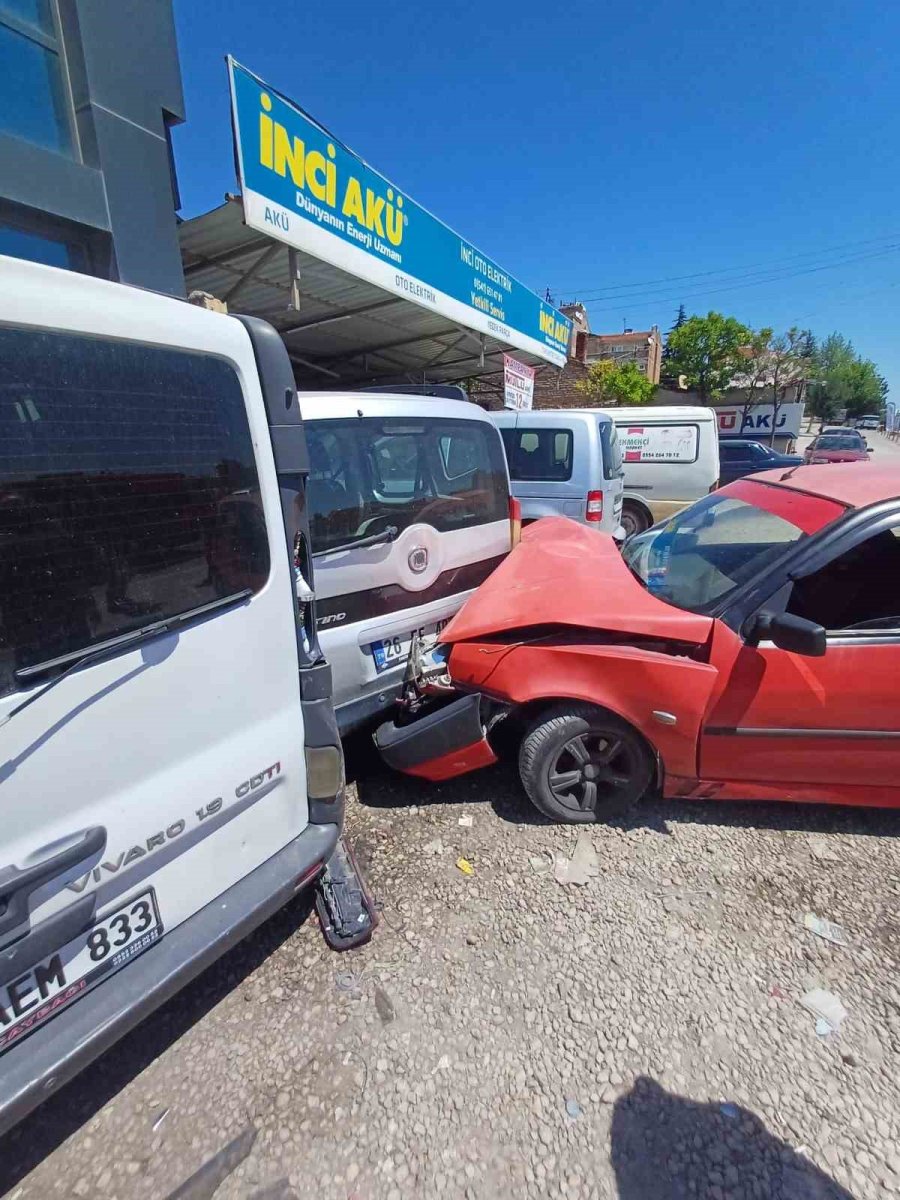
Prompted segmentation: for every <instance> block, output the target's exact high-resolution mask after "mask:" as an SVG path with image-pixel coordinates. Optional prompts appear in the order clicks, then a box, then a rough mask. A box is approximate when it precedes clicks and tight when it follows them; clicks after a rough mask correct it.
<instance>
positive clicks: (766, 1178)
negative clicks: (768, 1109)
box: [610, 1078, 853, 1200]
mask: <svg viewBox="0 0 900 1200" xmlns="http://www.w3.org/2000/svg"><path fill="white" fill-rule="evenodd" d="M610 1153H611V1159H612V1166H613V1170H614V1171H615V1176H616V1184H617V1186H618V1193H617V1194H618V1197H619V1200H649V1198H650V1197H652V1198H653V1200H725V1197H727V1198H728V1200H755V1198H757V1197H758V1198H759V1200H853V1197H852V1196H851V1194H850V1193H849V1192H848V1191H846V1190H845V1189H844V1188H842V1187H840V1186H839V1185H838V1184H837V1183H835V1182H834V1180H833V1179H831V1177H830V1176H828V1175H826V1174H824V1173H823V1172H822V1171H820V1170H819V1168H818V1167H816V1166H815V1165H814V1164H813V1163H812V1162H810V1160H809V1159H808V1158H805V1157H804V1156H803V1155H802V1154H798V1153H797V1151H796V1150H794V1149H793V1148H792V1147H791V1146H789V1145H788V1144H787V1142H783V1141H782V1140H781V1139H780V1138H777V1137H775V1135H774V1134H772V1133H770V1132H769V1131H768V1130H767V1129H766V1127H765V1125H764V1124H763V1123H762V1121H761V1120H760V1119H759V1117H757V1116H756V1115H755V1114H754V1113H752V1112H749V1111H748V1110H747V1109H745V1108H740V1107H738V1106H737V1105H731V1104H724V1105H722V1104H719V1103H710V1104H702V1103H698V1102H697V1101H694V1100H688V1099H686V1098H685V1097H684V1096H678V1095H674V1094H673V1093H671V1092H667V1091H665V1090H664V1089H663V1088H662V1087H660V1086H659V1084H658V1083H656V1082H655V1080H652V1079H647V1078H639V1079H637V1080H636V1081H635V1084H634V1087H633V1088H632V1090H631V1091H630V1092H628V1093H627V1094H626V1095H624V1096H622V1097H620V1098H619V1100H617V1101H616V1105H615V1108H614V1110H613V1119H612V1130H611V1151H610Z"/></svg>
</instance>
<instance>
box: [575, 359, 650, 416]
mask: <svg viewBox="0 0 900 1200" xmlns="http://www.w3.org/2000/svg"><path fill="white" fill-rule="evenodd" d="M575 387H576V388H577V389H578V391H579V392H581V393H582V394H583V395H584V396H586V397H587V398H588V400H590V402H591V403H592V404H597V405H600V406H601V407H603V406H610V407H611V406H613V405H616V404H626V405H627V404H649V403H650V401H651V400H652V399H653V397H654V396H655V395H656V384H655V383H651V382H650V380H649V379H648V378H647V376H646V375H645V374H644V373H643V371H641V369H640V367H639V366H638V365H637V363H633V362H626V363H616V362H613V360H612V359H611V358H603V359H601V360H600V361H599V362H595V363H591V365H590V367H589V368H588V373H587V377H586V378H585V379H581V380H579V382H578V383H576V384H575Z"/></svg>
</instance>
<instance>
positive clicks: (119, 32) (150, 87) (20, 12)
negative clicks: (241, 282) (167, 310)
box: [0, 0, 184, 295]
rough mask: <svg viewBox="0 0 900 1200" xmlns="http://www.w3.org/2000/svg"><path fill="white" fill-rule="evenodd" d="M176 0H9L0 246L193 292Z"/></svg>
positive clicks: (2, 68)
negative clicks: (184, 255) (179, 172)
mask: <svg viewBox="0 0 900 1200" xmlns="http://www.w3.org/2000/svg"><path fill="white" fill-rule="evenodd" d="M183 120H184V96H183V93H182V86H181V69H180V66H179V62H178V48H177V45H176V40H175V23H174V18H173V14H172V0H0V254H11V255H13V256H15V257H19V258H28V259H34V260H36V261H38V262H44V263H49V264H50V265H52V266H60V267H68V268H70V269H73V270H79V271H85V272H87V273H88V274H91V275H99V276H101V277H104V278H107V279H116V280H119V281H121V282H123V283H132V284H137V285H139V286H141V287H147V288H153V289H155V290H157V291H163V292H172V293H174V294H176V295H183V294H184V273H183V270H182V266H181V254H180V252H179V248H178V238H177V233H176V218H175V213H176V211H177V209H178V208H179V207H180V201H179V198H178V185H177V181H176V177H175V168H174V159H173V156H172V146H171V139H170V130H171V127H172V126H173V125H175V124H178V123H179V122H181V121H183Z"/></svg>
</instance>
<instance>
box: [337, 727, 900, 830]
mask: <svg viewBox="0 0 900 1200" xmlns="http://www.w3.org/2000/svg"><path fill="white" fill-rule="evenodd" d="M344 750H345V754H346V758H347V778H348V780H349V781H350V782H351V783H355V784H356V789H357V794H358V796H359V800H360V803H361V804H363V805H365V806H366V807H368V808H408V807H410V806H411V805H420V806H427V805H430V804H469V805H471V804H484V803H489V804H490V805H491V807H492V808H493V809H494V811H495V812H496V813H497V815H498V816H499V817H501V818H502V819H503V820H504V821H509V822H511V823H512V824H516V825H549V824H552V822H551V821H550V820H549V819H548V818H547V817H545V816H544V815H543V814H542V813H539V812H538V811H537V809H536V808H534V807H533V806H532V804H531V802H530V801H529V800H528V797H527V796H526V795H525V793H524V791H523V790H522V785H521V783H520V782H519V776H518V771H517V770H516V766H515V763H514V762H512V761H511V762H501V763H498V764H497V765H496V766H493V767H487V768H485V769H484V770H481V771H473V772H472V773H471V774H470V775H462V776H460V777H459V778H458V779H451V780H448V781H447V782H446V783H429V782H428V781H427V780H424V779H415V778H413V777H412V776H410V775H401V774H400V773H399V772H397V771H392V770H391V769H390V768H389V767H387V766H385V764H384V763H383V762H382V761H381V759H380V758H379V756H378V752H377V750H376V749H375V747H374V745H373V744H372V740H371V738H370V737H365V736H362V735H357V736H354V737H352V738H348V739H347V741H346V742H345V746H344ZM675 823H677V824H689V825H727V826H732V827H735V828H745V829H773V830H783V831H786V832H800V833H823V834H827V833H849V834H854V835H857V836H861V837H897V836H898V835H900V808H896V809H887V808H854V807H852V806H849V805H847V806H842V805H837V804H795V803H790V804H789V803H783V804H779V803H777V802H773V801H770V800H765V801H764V800H756V801H754V800H753V799H752V798H749V799H748V800H746V801H735V800H662V799H661V798H660V797H659V796H657V795H651V796H648V797H647V798H645V799H644V800H641V801H639V802H638V803H637V804H636V805H635V806H634V808H633V810H632V811H631V813H630V814H629V815H628V817H627V818H622V817H618V818H616V819H615V820H614V821H611V822H610V824H612V825H615V826H616V827H617V828H620V829H621V828H624V829H650V830H653V831H654V832H656V833H659V834H663V835H667V834H668V833H669V832H670V830H669V826H670V825H671V824H675Z"/></svg>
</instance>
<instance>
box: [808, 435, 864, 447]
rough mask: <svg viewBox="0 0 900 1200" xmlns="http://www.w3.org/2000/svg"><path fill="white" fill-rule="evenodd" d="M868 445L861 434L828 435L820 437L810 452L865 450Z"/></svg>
mask: <svg viewBox="0 0 900 1200" xmlns="http://www.w3.org/2000/svg"><path fill="white" fill-rule="evenodd" d="M865 448H866V443H865V442H864V441H863V440H862V438H861V437H860V436H859V434H855V435H854V434H852V433H848V434H839V435H835V434H827V435H826V436H825V437H818V438H816V440H815V441H814V442H813V443H812V445H811V446H810V450H865Z"/></svg>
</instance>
